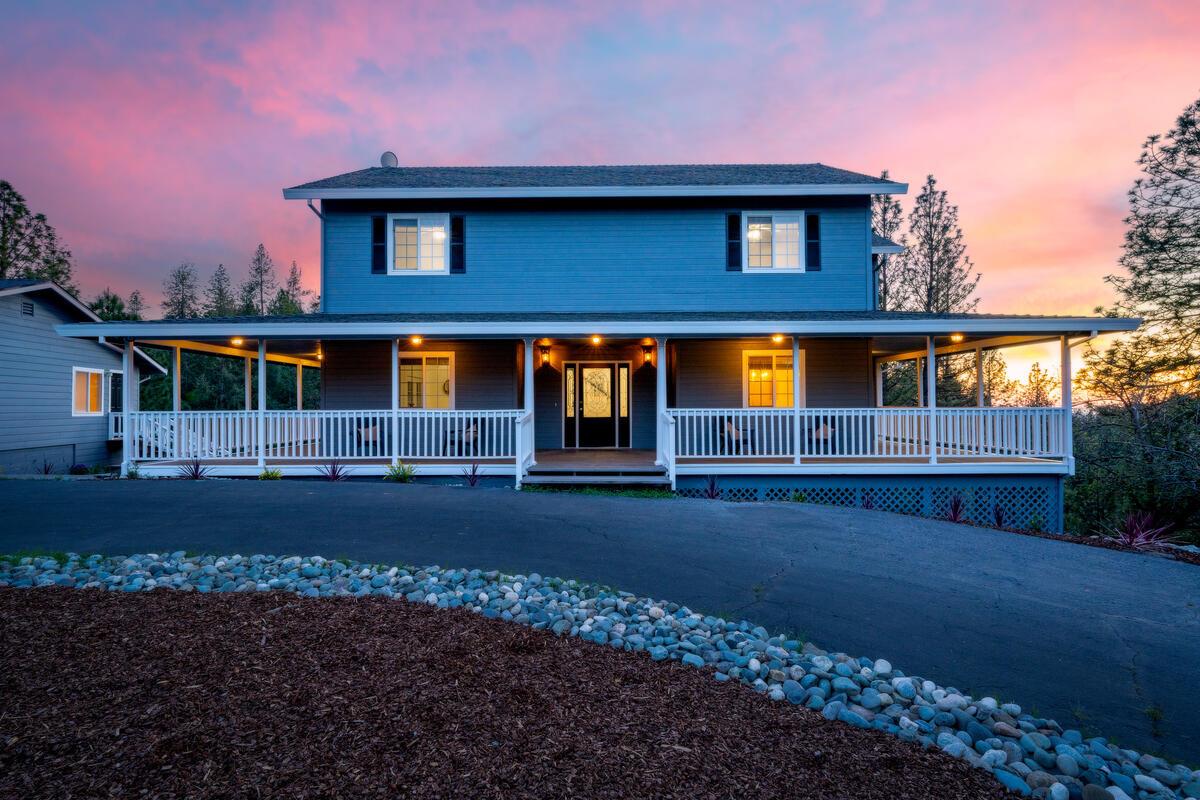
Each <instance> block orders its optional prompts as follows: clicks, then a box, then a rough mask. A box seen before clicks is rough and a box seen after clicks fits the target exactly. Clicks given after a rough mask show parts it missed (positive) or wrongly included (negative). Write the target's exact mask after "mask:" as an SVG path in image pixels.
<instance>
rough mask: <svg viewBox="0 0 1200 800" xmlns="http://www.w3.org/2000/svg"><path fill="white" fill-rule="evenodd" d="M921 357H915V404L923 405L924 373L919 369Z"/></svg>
mask: <svg viewBox="0 0 1200 800" xmlns="http://www.w3.org/2000/svg"><path fill="white" fill-rule="evenodd" d="M923 360H924V359H922V358H921V357H920V356H918V357H917V359H916V364H917V405H918V406H923V405H925V373H924V371H923V370H922V369H921V362H922V361H923Z"/></svg>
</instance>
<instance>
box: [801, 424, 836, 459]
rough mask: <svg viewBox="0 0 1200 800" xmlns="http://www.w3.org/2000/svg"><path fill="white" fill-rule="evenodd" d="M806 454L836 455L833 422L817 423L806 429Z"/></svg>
mask: <svg viewBox="0 0 1200 800" xmlns="http://www.w3.org/2000/svg"><path fill="white" fill-rule="evenodd" d="M807 433H808V452H809V453H815V454H821V455H836V454H837V452H838V446H837V441H838V440H837V428H836V423H835V422H834V420H832V419H831V420H828V421H817V422H814V423H813V425H812V426H810V427H809V428H808V431H807Z"/></svg>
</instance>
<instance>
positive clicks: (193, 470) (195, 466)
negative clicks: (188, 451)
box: [179, 458, 209, 481]
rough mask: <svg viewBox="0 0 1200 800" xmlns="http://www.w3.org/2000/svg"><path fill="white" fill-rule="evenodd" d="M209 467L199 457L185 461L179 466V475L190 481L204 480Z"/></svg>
mask: <svg viewBox="0 0 1200 800" xmlns="http://www.w3.org/2000/svg"><path fill="white" fill-rule="evenodd" d="M208 473H209V469H208V467H206V466H204V463H203V462H201V461H200V459H198V458H193V459H192V460H191V461H185V462H183V466H181V467H180V468H179V477H181V478H183V479H184V480H189V481H202V480H204V479H205V478H207V477H208Z"/></svg>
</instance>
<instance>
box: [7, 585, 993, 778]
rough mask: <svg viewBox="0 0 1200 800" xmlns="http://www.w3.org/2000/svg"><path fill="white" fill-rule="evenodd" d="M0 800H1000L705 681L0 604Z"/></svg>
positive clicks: (398, 628) (351, 606) (397, 623)
mask: <svg viewBox="0 0 1200 800" xmlns="http://www.w3.org/2000/svg"><path fill="white" fill-rule="evenodd" d="M0 796H3V797H55V798H72V797H89V798H90V797H134V798H137V797H196V798H218V797H220V798H226V797H397V796H416V797H421V798H435V797H473V798H474V797H480V798H482V797H497V798H499V797H504V798H523V797H567V796H575V797H688V798H708V797H747V796H761V797H820V798H835V797H847V798H849V797H854V798H875V797H878V798H884V797H886V798H893V799H894V798H904V797H908V798H940V797H945V798H951V797H953V798H976V797H979V798H983V797H989V798H996V797H1003V796H1005V795H1004V793H1003V791H1002V789H1001V788H1000V787H999V785H998V784H996V783H995V781H994V780H993V779H992V778H991V777H990V776H989V775H988V774H986V773H985V772H983V771H980V770H977V769H973V768H971V767H970V766H968V765H967V764H965V763H964V762H961V761H956V760H954V759H951V758H949V757H947V756H945V755H943V754H941V753H939V752H926V751H923V750H922V749H921V748H920V747H918V746H916V745H913V744H910V743H907V742H903V741H900V740H899V739H896V738H893V737H891V736H888V735H886V734H883V733H879V732H876V731H864V730H859V729H856V728H853V727H851V726H849V725H845V724H841V723H836V722H830V721H827V720H825V719H824V718H823V717H821V716H820V715H819V714H818V713H816V712H813V711H809V710H807V709H802V708H798V707H795V706H789V705H786V704H778V703H773V702H771V701H770V700H768V699H766V698H765V697H763V696H760V695H758V694H756V693H755V692H753V691H751V690H750V689H748V688H746V687H743V686H740V685H736V684H732V683H726V684H720V683H717V682H716V681H714V680H713V679H712V676H711V675H710V674H709V672H708V671H707V670H705V671H701V670H697V669H693V668H690V667H685V666H683V665H680V664H678V663H675V662H661V663H655V662H652V661H650V659H649V658H647V657H646V656H645V655H644V654H640V653H637V654H635V653H624V652H618V651H615V650H613V649H611V648H608V647H602V646H598V645H594V644H588V643H584V642H581V641H579V640H578V639H574V638H562V639H559V638H556V637H555V636H553V635H552V634H549V633H545V632H540V631H534V630H531V629H528V628H525V627H522V626H519V625H515V624H511V623H504V622H500V621H495V620H487V619H484V618H482V617H480V616H478V615H475V614H473V613H471V612H468V611H465V610H461V609H459V610H451V611H438V610H435V609H432V608H429V607H427V606H420V605H410V604H408V603H403V602H396V601H386V600H378V599H367V600H354V599H349V598H338V599H321V600H305V599H301V598H298V597H295V596H292V595H284V594H276V593H272V594H255V595H241V594H239V595H198V594H190V593H189V594H185V593H181V592H169V591H156V592H152V593H137V594H123V593H106V592H99V591H91V590H74V589H0Z"/></svg>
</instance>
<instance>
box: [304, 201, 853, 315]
mask: <svg viewBox="0 0 1200 800" xmlns="http://www.w3.org/2000/svg"><path fill="white" fill-rule="evenodd" d="M811 210H812V211H814V212H817V213H819V214H820V218H821V223H820V224H821V247H822V269H821V271H819V272H808V273H782V274H744V273H741V272H729V271H726V269H725V252H726V246H725V245H726V241H725V236H726V229H725V218H726V213H727V212H726V210H724V209H714V208H700V209H631V210H608V209H603V210H565V211H553V210H549V211H547V210H522V211H505V210H498V209H497V210H479V211H470V212H466V213H465V214H464V216H465V217H466V261H467V270H466V274H464V275H434V276H394V275H372V274H371V247H370V244H371V221H370V214H369V213H368V212H366V211H360V210H356V209H355V210H339V208H338V206H337V205H336V204H328V205H327V208H326V210H325V221H324V224H323V234H322V235H323V237H324V239H323V243H322V244H323V248H324V265H323V270H322V299H323V302H324V307H325V310H326V311H329V312H338V313H364V312H389V311H406V312H412V311H418V312H419V311H430V312H455V311H459V312H470V311H478V312H486V311H509V312H539V311H583V312H589V311H594V312H604V311H707V310H712V311H766V310H777V311H786V310H862V309H865V308H867V307H868V304H869V303H870V302H871V298H870V291H869V284H870V277H871V269H870V247H869V239H870V211H869V207H868V206H867V204H866V200H865V198H864V199H863V201H862V202H861V204H854V203H849V202H843V203H841V204H839V205H837V206H831V207H820V206H817V207H814V208H812V209H811ZM380 211H382V209H381V210H380Z"/></svg>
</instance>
